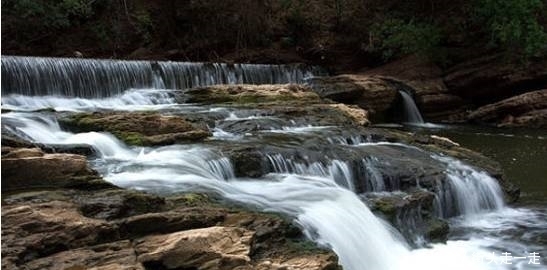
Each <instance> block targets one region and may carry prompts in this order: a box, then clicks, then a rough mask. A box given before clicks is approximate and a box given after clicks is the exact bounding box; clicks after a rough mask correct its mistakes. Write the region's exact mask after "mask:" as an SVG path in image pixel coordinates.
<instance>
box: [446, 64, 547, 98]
mask: <svg viewBox="0 0 547 270" xmlns="http://www.w3.org/2000/svg"><path fill="white" fill-rule="evenodd" d="M443 80H444V82H445V83H446V85H447V87H448V89H449V90H450V92H451V93H453V94H455V95H458V96H460V97H463V98H465V99H467V100H470V101H471V102H472V103H474V104H475V105H478V106H481V105H485V104H488V103H494V102H497V101H500V100H502V99H505V98H509V97H511V96H515V95H519V94H522V93H525V92H529V91H534V90H538V89H545V86H547V58H542V59H535V60H533V61H532V62H530V63H528V64H523V63H522V62H519V61H507V59H503V57H501V56H486V57H482V58H477V59H474V60H471V61H467V62H464V63H461V64H458V65H456V66H454V67H452V68H450V69H449V70H447V71H446V72H445V75H444V77H443Z"/></svg>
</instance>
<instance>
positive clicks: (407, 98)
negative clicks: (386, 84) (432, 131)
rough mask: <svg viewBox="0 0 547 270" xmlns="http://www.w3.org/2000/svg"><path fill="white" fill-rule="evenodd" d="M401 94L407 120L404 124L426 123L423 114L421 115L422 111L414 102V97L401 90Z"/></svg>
mask: <svg viewBox="0 0 547 270" xmlns="http://www.w3.org/2000/svg"><path fill="white" fill-rule="evenodd" d="M399 94H400V95H401V97H402V98H403V108H404V115H405V119H404V121H403V122H405V123H418V124H422V123H424V119H423V118H422V114H420V110H419V109H418V106H416V103H415V102H414V99H413V98H412V96H411V95H410V94H409V93H407V92H406V91H404V90H399Z"/></svg>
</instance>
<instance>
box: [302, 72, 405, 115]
mask: <svg viewBox="0 0 547 270" xmlns="http://www.w3.org/2000/svg"><path fill="white" fill-rule="evenodd" d="M309 83H310V85H311V87H312V88H313V90H314V91H315V92H317V93H318V94H319V96H321V97H323V98H328V99H331V100H334V101H336V102H341V103H346V104H354V105H358V106H359V107H361V108H363V109H365V110H368V111H370V112H371V113H373V114H383V113H385V112H386V111H388V110H389V109H391V108H392V106H393V105H394V103H395V100H396V98H397V97H398V95H399V94H398V90H399V89H398V88H397V86H396V85H394V84H393V83H391V82H390V81H388V80H385V79H383V78H381V77H375V76H367V75H355V74H352V75H350V74H345V75H338V76H333V77H315V78H312V79H310V80H309Z"/></svg>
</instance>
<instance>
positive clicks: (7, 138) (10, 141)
mask: <svg viewBox="0 0 547 270" xmlns="http://www.w3.org/2000/svg"><path fill="white" fill-rule="evenodd" d="M2 146H9V147H14V148H32V147H34V145H33V144H32V143H31V142H29V141H26V140H23V139H21V138H18V137H16V136H13V135H10V134H7V133H5V132H4V131H3V130H2Z"/></svg>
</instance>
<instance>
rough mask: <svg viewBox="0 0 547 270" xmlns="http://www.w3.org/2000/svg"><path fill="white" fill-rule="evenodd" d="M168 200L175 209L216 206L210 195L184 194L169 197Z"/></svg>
mask: <svg viewBox="0 0 547 270" xmlns="http://www.w3.org/2000/svg"><path fill="white" fill-rule="evenodd" d="M168 200H169V202H170V203H171V204H172V205H173V206H175V207H176V206H181V205H182V206H188V207H194V206H205V205H215V204H216V202H214V201H213V199H212V198H211V197H209V195H207V194H203V193H183V194H179V195H176V196H172V197H169V198H168Z"/></svg>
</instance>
